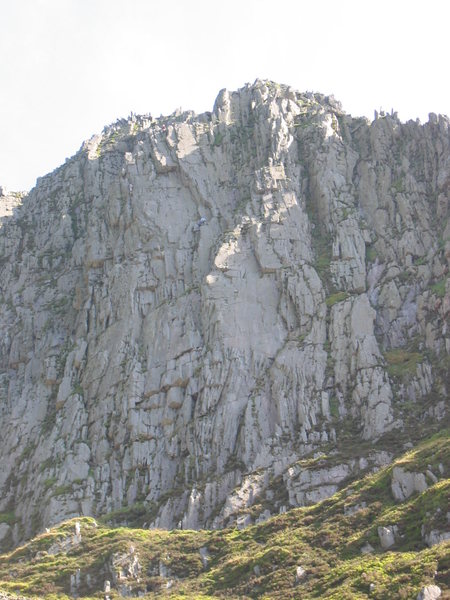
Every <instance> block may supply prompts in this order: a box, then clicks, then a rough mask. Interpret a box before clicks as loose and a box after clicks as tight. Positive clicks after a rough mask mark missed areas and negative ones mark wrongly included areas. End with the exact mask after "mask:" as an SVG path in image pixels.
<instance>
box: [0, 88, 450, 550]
mask: <svg viewBox="0 0 450 600" xmlns="http://www.w3.org/2000/svg"><path fill="white" fill-rule="evenodd" d="M449 140H450V137H449V121H448V119H447V118H446V117H442V116H439V117H438V116H435V115H430V118H429V121H428V123H426V124H425V125H421V124H420V123H418V122H412V121H409V122H408V123H401V122H400V121H399V120H398V118H397V117H396V116H395V115H392V116H391V115H386V116H383V117H381V118H378V119H377V120H375V121H374V122H372V123H369V122H368V121H367V120H366V119H364V118H352V117H351V116H349V115H347V114H345V113H344V112H343V110H342V109H341V107H340V105H339V104H338V103H337V102H336V101H335V100H334V99H333V98H332V97H324V96H322V95H320V94H301V93H298V92H296V91H294V90H293V89H291V88H289V87H286V86H279V85H277V84H274V83H271V82H265V81H257V82H255V84H253V85H251V86H246V87H244V88H243V89H241V90H239V91H238V92H234V93H230V92H228V91H225V90H224V91H222V92H220V94H219V96H218V98H217V100H216V103H215V106H214V110H213V112H212V113H206V114H202V115H195V114H194V113H191V112H186V113H174V114H173V115H171V116H170V117H167V118H160V119H153V118H152V117H151V116H143V117H136V116H132V117H131V118H129V119H128V120H121V121H118V122H117V123H115V124H113V125H111V126H109V127H106V128H105V130H104V131H103V132H102V134H100V135H96V136H94V137H93V138H92V139H91V140H89V141H88V142H86V143H85V144H84V145H83V147H82V148H81V150H80V151H79V153H78V154H76V155H75V156H74V157H73V158H71V159H69V160H68V161H67V162H66V163H65V164H64V165H63V166H62V167H60V168H59V169H58V170H56V171H55V172H53V173H51V174H50V175H47V176H45V177H43V178H42V179H40V180H38V182H37V185H36V187H35V188H34V189H33V190H32V191H31V192H30V193H29V194H28V195H27V196H26V197H25V198H24V199H23V202H22V204H17V206H12V205H11V204H10V203H9V204H6V201H5V199H6V197H5V196H1V197H0V210H1V211H2V212H1V213H0V215H2V219H1V221H0V223H1V229H0V302H1V310H0V330H1V333H2V335H1V336H0V422H1V430H2V441H1V444H0V461H1V464H2V469H1V471H0V526H2V525H1V523H2V522H4V525H3V529H1V531H2V534H3V544H4V545H8V544H11V543H13V542H18V541H19V540H21V539H24V538H27V537H29V536H30V535H31V534H32V533H33V532H34V531H36V530H39V529H40V528H42V527H43V526H45V525H48V524H53V523H56V522H58V521H60V520H61V519H62V518H64V517H69V516H76V515H98V514H105V513H110V512H112V511H118V510H120V509H123V510H122V512H121V513H119V514H120V515H122V516H121V517H119V518H122V519H123V520H124V522H126V521H127V514H126V510H124V507H132V506H139V507H141V508H142V510H143V511H144V512H145V511H146V513H147V514H148V518H147V521H146V522H147V525H148V526H158V527H174V526H183V527H186V528H198V527H203V526H210V527H211V526H214V527H221V526H223V525H225V524H228V523H231V522H233V521H235V520H236V519H237V516H238V514H239V511H241V510H242V509H247V508H248V507H251V506H252V505H253V504H254V503H255V502H256V500H257V499H260V498H264V499H265V500H266V501H267V502H269V503H270V504H271V506H272V512H278V511H279V510H280V508H281V507H282V505H283V504H286V501H287V497H288V498H289V502H290V504H291V505H296V504H299V503H308V502H313V501H316V500H317V499H318V498H323V497H325V496H326V495H327V494H332V493H334V491H335V490H336V489H337V488H338V486H339V485H340V483H341V482H342V481H343V480H344V479H345V478H346V477H348V476H350V475H351V474H352V473H354V472H355V470H357V469H360V470H361V469H364V468H368V466H370V464H372V463H370V457H369V451H367V452H366V451H365V450H364V449H363V448H367V443H366V442H375V441H377V440H379V439H380V438H382V437H383V436H386V435H387V434H389V432H392V433H391V434H390V435H391V437H394V438H395V437H396V438H397V439H400V437H401V435H403V438H402V439H404V440H406V439H408V437H411V438H414V436H416V437H417V436H418V435H419V434H420V433H419V432H418V429H420V428H423V427H425V426H427V424H433V423H436V422H440V421H443V419H445V418H446V402H445V399H446V397H447V394H448V367H449V353H450V330H449V322H448V317H449V312H450V283H449V277H448V269H449V260H450V220H449V210H448V204H449V184H450V152H449ZM399 436H400V437H399ZM348 440H351V446H352V448H353V449H354V450H355V453H356V454H357V456H358V460H356V461H355V460H353V462H349V461H347V462H345V461H342V460H340V461H339V462H336V463H335V465H334V466H333V465H328V466H327V465H325V466H319V467H318V468H317V470H315V467H314V464H312V465H311V466H308V467H307V468H306V467H305V468H304V467H302V463H301V460H302V459H303V458H304V457H307V456H310V455H313V454H314V453H315V452H317V451H319V450H320V449H321V448H323V447H327V448H328V450H329V449H330V448H331V449H333V452H335V453H339V452H340V451H341V449H342V444H343V443H344V441H347V442H348ZM364 444H366V445H365V446H364ZM347 445H348V444H347ZM388 450H390V449H388ZM364 452H366V455H365V456H366V457H364ZM366 459H367V460H366ZM299 461H300V462H299ZM274 482H275V483H276V485H274ZM414 485H415V484H414ZM399 489H400V488H399ZM402 489H403V488H402ZM408 489H409V488H408ZM414 489H415V488H414ZM401 493H402V494H404V492H403V491H402V492H401ZM5 526H6V527H8V528H9V529H6V528H5Z"/></svg>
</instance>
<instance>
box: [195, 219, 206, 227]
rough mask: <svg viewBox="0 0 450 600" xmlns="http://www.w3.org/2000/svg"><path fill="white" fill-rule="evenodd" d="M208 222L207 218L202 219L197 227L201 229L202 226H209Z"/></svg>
mask: <svg viewBox="0 0 450 600" xmlns="http://www.w3.org/2000/svg"><path fill="white" fill-rule="evenodd" d="M207 222H208V221H207V220H206V217H201V218H200V219H199V220H198V221H197V227H201V226H202V225H206V224H207Z"/></svg>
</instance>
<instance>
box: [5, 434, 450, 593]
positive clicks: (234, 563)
mask: <svg viewBox="0 0 450 600" xmlns="http://www.w3.org/2000/svg"><path fill="white" fill-rule="evenodd" d="M448 440H449V431H448V430H447V431H444V432H441V433H440V434H438V435H435V436H433V437H432V438H431V439H429V440H428V441H426V442H424V443H422V444H420V445H419V446H418V447H417V448H416V449H414V450H412V451H411V452H409V453H407V454H406V455H404V456H403V457H401V458H400V459H399V460H397V461H395V463H394V465H391V466H389V467H387V468H384V469H382V470H380V471H379V472H378V473H376V474H373V475H369V476H367V477H365V478H364V479H362V480H360V481H358V482H354V483H353V484H351V486H349V487H347V488H346V489H344V490H342V491H340V492H338V493H337V494H335V495H334V496H333V497H332V498H330V499H328V500H325V501H323V502H321V503H319V504H317V505H315V506H312V507H307V508H300V509H294V510H291V511H289V512H288V513H286V514H284V515H280V516H278V517H274V518H272V519H270V520H269V521H267V522H266V523H263V524H260V525H256V526H253V527H249V528H247V529H245V530H243V531H237V530H235V529H228V530H219V531H178V530H177V531H172V532H168V531H155V530H151V531H148V530H142V529H129V528H109V527H106V526H98V527H97V526H96V525H95V522H94V521H93V520H92V519H89V518H82V519H80V520H79V521H80V523H81V529H82V542H81V544H79V545H77V546H75V547H73V549H71V550H69V551H68V552H67V553H60V554H57V555H50V554H48V553H47V550H48V549H49V547H50V546H51V544H52V543H54V541H55V540H61V539H62V538H64V537H66V536H69V535H72V534H73V531H74V520H72V521H67V522H66V523H63V524H62V525H60V526H59V527H57V528H55V529H52V530H51V531H50V532H49V533H45V534H42V535H40V536H38V537H37V538H35V539H34V540H32V541H31V542H30V543H28V544H26V545H25V546H23V547H21V548H18V549H16V550H15V551H13V552H12V553H10V554H7V555H4V556H2V557H0V590H2V589H3V590H5V591H6V590H8V591H11V592H16V593H21V594H24V595H27V596H29V597H31V596H33V595H35V596H37V597H39V598H44V597H45V598H65V597H66V594H67V595H68V594H69V582H70V575H71V574H73V573H75V572H76V570H77V569H80V570H81V585H80V588H79V589H80V595H81V597H85V598H87V597H89V598H102V597H103V593H102V590H103V582H104V580H105V579H110V580H111V573H110V571H109V570H108V563H109V561H110V557H111V555H112V554H113V553H116V552H122V553H124V552H127V551H128V550H129V548H130V545H131V544H132V545H133V546H134V548H135V552H136V553H137V555H138V556H139V562H140V564H141V565H142V570H141V573H140V581H139V582H137V581H136V580H134V581H129V583H130V584H131V585H132V587H133V590H134V591H135V592H137V591H138V590H141V591H142V592H143V591H147V590H151V591H148V593H147V594H146V596H145V597H147V598H154V597H162V596H164V597H170V598H198V599H201V598H204V599H206V598H212V597H214V598H217V597H223V598H225V597H226V598H227V599H231V598H302V599H308V598H334V599H336V600H338V599H339V600H343V599H346V598H349V599H350V598H351V599H358V598H369V597H370V598H378V599H386V598H415V597H416V595H417V593H418V591H419V590H420V588H421V587H422V586H423V585H426V584H428V583H432V582H435V583H437V584H438V585H439V586H440V587H441V588H442V589H443V590H444V595H443V597H447V598H449V597H450V592H449V593H448V594H447V591H446V590H448V588H449V586H450V584H449V577H450V542H446V543H443V544H439V545H437V546H434V547H433V548H427V547H426V545H425V544H424V542H423V541H422V536H421V527H422V525H425V527H426V530H427V531H429V530H430V529H439V530H441V531H444V530H445V528H446V527H447V528H448V524H447V517H446V513H447V510H448V498H449V497H450V493H449V492H450V480H449V479H443V478H441V480H440V481H438V483H436V484H434V485H431V486H430V487H429V488H428V489H427V490H426V491H425V492H423V493H422V494H415V495H413V496H412V497H411V498H409V499H408V500H407V501H405V502H403V503H398V502H395V501H394V499H393V497H392V494H391V489H390V482H391V471H392V468H393V466H395V465H399V466H402V467H404V468H405V469H406V470H409V471H421V472H424V471H425V470H426V469H427V468H428V466H431V468H432V470H433V472H434V473H435V474H436V475H437V474H438V473H439V468H438V465H439V463H441V465H443V466H444V469H445V470H444V474H445V475H448V472H449V468H450V444H449V441H448ZM429 483H431V482H430V481H429ZM362 503H365V504H366V506H365V507H364V508H362V509H361V510H358V511H357V512H355V513H354V514H352V515H349V514H347V515H345V514H344V508H346V507H350V506H355V505H357V504H359V505H361V504H362ZM393 524H397V525H398V528H399V534H400V537H399V541H398V542H397V544H396V545H395V546H394V547H393V548H392V550H390V551H387V552H383V551H382V550H381V548H380V544H379V540H378V535H377V527H378V526H380V525H386V526H387V525H393ZM366 542H369V543H370V544H371V545H372V546H373V547H374V548H375V552H374V553H373V554H371V555H365V556H363V555H361V552H360V549H361V547H362V546H363V545H364V544H365V543H366ZM204 546H206V547H207V549H208V552H209V554H210V556H211V558H210V561H209V564H208V567H207V568H206V569H205V568H203V565H202V561H201V557H200V553H199V549H200V548H201V547H204ZM160 563H162V564H163V565H164V566H165V567H166V568H167V569H168V571H169V573H168V575H167V578H163V577H160V576H159V568H160V567H159V565H160ZM299 565H300V566H301V567H303V569H305V571H306V574H305V576H304V577H302V578H301V580H300V581H299V582H298V584H296V568H297V566H299ZM436 572H437V574H436V575H435V573H436ZM87 574H90V576H91V587H90V588H88V587H87V586H86V575H87ZM168 579H172V580H173V585H172V587H171V588H169V589H167V588H166V582H167V580H168ZM370 584H374V585H375V589H373V590H372V592H369V587H370ZM110 597H111V598H117V597H119V596H118V594H117V592H114V591H113V592H112V593H111V594H110Z"/></svg>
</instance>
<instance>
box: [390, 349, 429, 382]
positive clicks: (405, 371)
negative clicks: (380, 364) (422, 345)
mask: <svg viewBox="0 0 450 600" xmlns="http://www.w3.org/2000/svg"><path fill="white" fill-rule="evenodd" d="M384 358H385V359H386V362H387V365H388V366H387V372H388V373H389V375H390V376H391V377H406V376H411V375H415V373H416V369H417V365H418V364H419V363H421V362H423V360H424V358H423V356H422V354H420V353H419V352H408V351H407V350H404V349H403V348H396V349H394V350H389V351H388V352H385V353H384Z"/></svg>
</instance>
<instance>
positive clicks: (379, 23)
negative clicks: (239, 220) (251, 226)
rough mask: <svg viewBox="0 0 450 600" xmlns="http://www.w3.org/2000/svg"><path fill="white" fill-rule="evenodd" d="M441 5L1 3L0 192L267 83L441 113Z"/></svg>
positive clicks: (131, 0) (404, 112)
mask: <svg viewBox="0 0 450 600" xmlns="http://www.w3.org/2000/svg"><path fill="white" fill-rule="evenodd" d="M449 17H450V2H449V1H448V0H426V1H424V0H421V1H417V0H389V1H387V0H379V1H377V2H375V1H369V0H317V1H314V0H306V1H304V0H283V1H280V0H278V1H276V0H166V1H160V0H158V1H157V0H0V57H1V60H0V86H1V87H0V90H1V92H0V185H2V184H3V185H5V186H6V187H7V188H8V189H10V190H23V189H29V188H30V187H32V186H33V185H34V183H35V180H36V177H39V176H41V175H44V174H45V173H47V172H49V171H52V170H53V169H54V168H56V167H57V166H58V165H60V164H61V163H63V162H64V160H65V158H66V157H68V156H71V155H72V154H74V153H75V152H76V151H77V150H78V149H79V147H80V146H81V143H82V142H83V140H85V139H87V138H89V137H91V135H93V134H94V133H97V132H99V131H101V130H102V129H103V126H104V125H106V124H108V123H111V122H112V121H115V120H116V119H117V118H119V117H126V116H128V115H129V114H130V112H131V111H133V112H135V113H147V112H150V113H152V114H153V115H155V116H158V115H159V114H160V113H162V114H170V113H171V112H173V110H175V109H176V108H178V107H180V106H181V107H182V108H183V109H194V110H195V111H197V112H202V111H205V110H211V109H212V105H213V102H214V99H215V97H216V95H217V93H218V91H219V90H220V89H221V88H224V87H226V88H228V89H230V90H234V89H237V88H239V87H242V86H243V85H244V84H245V83H246V82H253V81H254V80H255V79H256V78H261V79H273V80H275V81H278V82H279V83H286V84H289V85H291V86H293V87H295V88H296V89H299V90H301V91H307V90H309V91H317V92H323V93H325V94H331V93H333V94H334V95H335V97H336V98H337V99H338V100H340V101H341V102H342V104H343V107H344V109H345V110H346V111H347V112H350V113H351V114H353V115H355V116H359V115H366V116H368V117H370V118H371V117H372V116H373V111H374V109H375V108H376V109H379V108H380V107H382V108H383V109H385V110H390V109H391V108H394V110H397V111H398V112H399V116H400V118H401V119H402V120H407V119H410V118H416V117H419V118H420V119H421V120H422V121H426V120H427V115H428V113H429V112H437V113H439V112H441V113H445V114H450V93H449V92H450V77H449V75H448V59H449V33H448V28H449Z"/></svg>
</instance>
